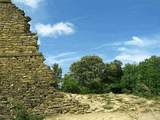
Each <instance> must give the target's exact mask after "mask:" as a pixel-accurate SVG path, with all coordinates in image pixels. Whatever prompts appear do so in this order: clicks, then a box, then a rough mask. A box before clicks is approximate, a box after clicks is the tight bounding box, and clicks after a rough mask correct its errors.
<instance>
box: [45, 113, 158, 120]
mask: <svg viewBox="0 0 160 120" xmlns="http://www.w3.org/2000/svg"><path fill="white" fill-rule="evenodd" d="M46 120H160V113H158V112H156V113H151V112H149V113H135V112H134V113H120V112H114V113H90V114H85V115H69V114H68V115H61V116H59V117H50V118H48V119H46Z"/></svg>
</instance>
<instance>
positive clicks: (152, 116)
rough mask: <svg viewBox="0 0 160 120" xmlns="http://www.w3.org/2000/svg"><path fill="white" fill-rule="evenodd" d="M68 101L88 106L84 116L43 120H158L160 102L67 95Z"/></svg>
mask: <svg viewBox="0 0 160 120" xmlns="http://www.w3.org/2000/svg"><path fill="white" fill-rule="evenodd" d="M67 96H68V98H69V99H74V100H78V101H79V102H80V103H84V104H88V105H89V106H90V109H89V110H88V111H87V112H86V114H77V115H75V114H74V115H73V114H64V115H59V116H51V117H48V118H46V119H45V120H160V101H159V99H158V100H156V101H155V100H148V99H145V98H141V97H137V96H134V95H125V94H119V95H118V94H113V93H109V94H101V95H75V94H67Z"/></svg>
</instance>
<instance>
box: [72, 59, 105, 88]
mask: <svg viewBox="0 0 160 120" xmlns="http://www.w3.org/2000/svg"><path fill="white" fill-rule="evenodd" d="M104 69H105V64H104V63H103V60H102V59H101V58H100V57H98V56H85V57H82V58H81V60H80V61H78V62H75V63H73V64H72V65H71V67H70V71H71V74H72V75H73V76H74V78H75V79H76V80H77V81H78V82H79V84H80V85H81V86H84V87H89V86H90V83H91V82H92V81H94V80H99V82H100V80H101V78H102V76H103V72H104Z"/></svg>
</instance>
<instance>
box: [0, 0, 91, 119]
mask: <svg viewBox="0 0 160 120" xmlns="http://www.w3.org/2000/svg"><path fill="white" fill-rule="evenodd" d="M30 20H31V19H30V18H29V17H27V16H25V13H24V11H22V10H20V9H18V8H17V7H16V6H15V5H14V4H12V3H11V1H10V0H0V120H1V119H2V118H4V119H5V120H7V119H13V117H14V115H15V114H14V111H12V110H13V108H14V106H13V104H12V102H13V101H15V100H16V101H21V102H22V103H23V104H24V105H25V106H26V108H27V109H28V110H29V111H33V112H35V113H38V114H53V113H65V112H78V111H80V112H84V109H87V108H88V106H86V105H81V104H79V102H77V101H75V100H69V99H67V98H66V97H65V95H64V94H63V93H59V92H57V91H55V89H54V88H53V87H52V86H51V84H52V83H53V82H54V81H53V79H52V75H53V73H52V71H51V70H50V69H49V67H48V66H47V65H45V64H44V63H43V62H44V57H43V55H42V54H41V53H40V52H39V51H38V45H37V39H38V37H37V35H36V34H35V33H31V31H30V25H29V24H28V22H29V21H30Z"/></svg>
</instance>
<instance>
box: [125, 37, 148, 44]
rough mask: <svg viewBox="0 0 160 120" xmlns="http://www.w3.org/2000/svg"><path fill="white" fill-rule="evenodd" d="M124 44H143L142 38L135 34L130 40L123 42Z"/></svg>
mask: <svg viewBox="0 0 160 120" xmlns="http://www.w3.org/2000/svg"><path fill="white" fill-rule="evenodd" d="M124 44H125V45H132V46H139V47H143V46H144V45H145V42H144V40H142V39H141V38H139V37H137V36H133V37H132V40H130V41H126V42H124Z"/></svg>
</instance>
